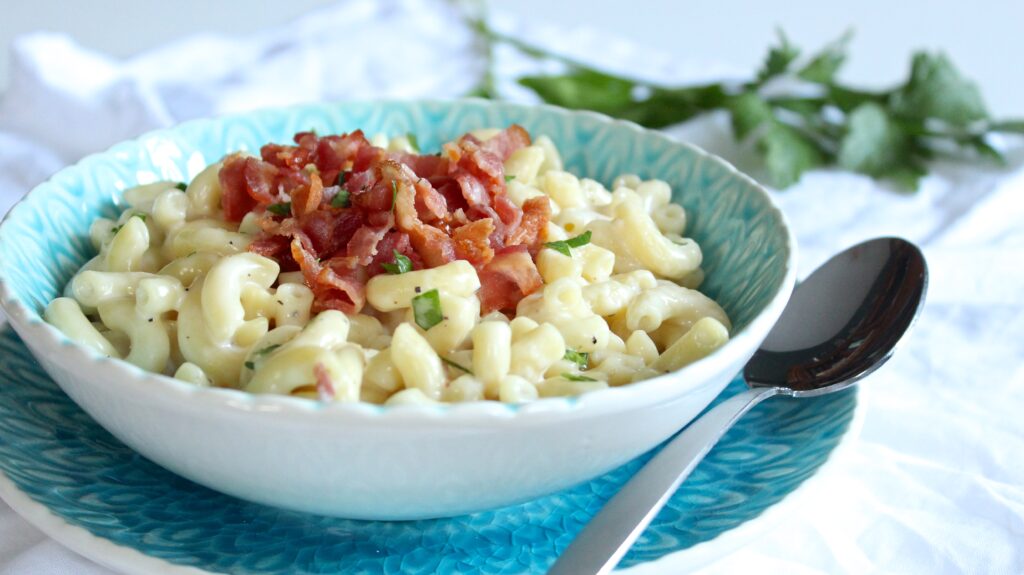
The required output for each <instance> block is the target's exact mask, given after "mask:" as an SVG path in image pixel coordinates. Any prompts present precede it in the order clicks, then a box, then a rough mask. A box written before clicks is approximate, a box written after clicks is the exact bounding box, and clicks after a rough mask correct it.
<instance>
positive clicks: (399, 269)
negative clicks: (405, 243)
mask: <svg viewBox="0 0 1024 575" xmlns="http://www.w3.org/2000/svg"><path fill="white" fill-rule="evenodd" d="M391 251H392V253H394V255H395V260H394V263H390V264H386V263H385V264H380V267H382V268H384V271H386V272H388V273H389V274H393V275H398V274H404V273H405V272H411V271H412V260H410V259H409V258H407V257H405V256H403V255H402V254H400V253H398V250H391ZM424 329H426V328H424Z"/></svg>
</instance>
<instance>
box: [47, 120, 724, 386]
mask: <svg viewBox="0 0 1024 575" xmlns="http://www.w3.org/2000/svg"><path fill="white" fill-rule="evenodd" d="M293 139H294V142H295V145H281V144H274V143H269V144H266V145H264V146H262V147H261V149H260V155H261V158H256V157H253V156H248V155H244V154H231V155H228V156H226V157H225V158H224V159H222V160H220V161H218V162H216V163H214V164H211V165H210V166H209V167H207V168H206V169H204V170H203V171H202V172H200V173H199V174H198V175H197V176H196V177H195V179H194V180H193V181H192V182H191V183H190V184H188V185H185V184H184V183H177V182H154V183H149V184H143V185H140V186H135V187H132V188H129V189H128V190H126V191H125V192H124V199H125V202H126V203H127V204H128V207H127V208H126V209H124V210H123V211H122V212H121V213H120V215H119V216H118V217H117V219H116V220H114V219H108V218H98V219H97V220H95V221H94V222H93V223H92V224H91V226H90V241H91V242H92V244H93V247H94V248H95V249H96V250H97V252H98V253H97V255H96V256H95V257H93V258H92V259H90V260H89V261H88V262H87V263H86V264H85V266H83V268H82V270H81V271H79V272H78V273H77V274H75V276H74V277H73V278H72V280H71V282H70V283H69V284H68V285H67V287H66V289H65V292H66V293H67V297H60V298H56V299H55V300H54V301H52V302H50V304H49V305H48V306H47V308H46V311H45V313H44V317H45V318H46V320H47V321H48V322H50V323H51V324H53V325H54V326H56V327H58V328H59V329H61V330H62V331H63V332H64V333H65V334H66V335H68V336H69V337H71V338H72V339H74V340H75V341H77V342H78V343H81V344H82V345H86V346H89V347H91V348H93V349H94V350H95V351H97V352H98V353H101V354H103V355H106V356H108V357H116V358H123V359H125V360H126V361H128V362H130V363H132V364H134V365H136V366H138V367H140V368H142V369H145V370H148V371H153V372H157V373H164V374H165V375H172V376H174V377H175V378H177V379H180V380H183V381H187V382H190V383H193V384H195V385H199V386H219V387H228V388H237V389H242V390H245V391H249V392H252V393H278V394H286V395H298V396H304V397H311V398H315V399H319V400H320V401H366V402H370V403H377V404H381V403H383V404H409V403H431V402H437V401H442V402H464V401H482V400H499V401H503V402H507V403H522V402H525V401H531V400H535V399H537V398H538V397H541V396H543V397H554V396H570V395H578V394H580V393H585V392H588V391H595V390H598V389H604V388H607V387H608V386H609V385H612V386H615V385H622V384H626V383H630V382H633V381H639V380H642V379H648V378H650V377H654V376H657V375H660V374H664V373H669V372H672V371H675V370H677V369H680V368H682V367H684V366H685V365H686V364H689V363H692V362H693V361H695V360H697V359H699V358H701V357H703V356H705V355H707V354H708V353H710V352H712V351H713V350H715V349H717V348H718V347H720V346H721V345H723V344H724V343H725V341H726V340H727V338H728V326H729V320H728V317H727V315H726V314H725V312H724V310H722V308H721V307H720V306H719V305H718V304H716V303H715V302H714V301H713V300H711V299H710V298H708V297H707V296H705V295H703V294H701V293H700V292H699V291H697V290H696V289H692V288H695V287H696V286H697V285H698V284H699V283H700V282H701V281H702V280H703V275H704V274H703V272H702V270H701V268H700V263H701V259H702V254H701V251H700V247H699V246H698V245H697V243H696V242H694V241H693V240H691V239H688V238H684V237H683V233H684V231H685V225H686V212H685V210H684V209H683V207H682V206H680V205H678V204H673V203H671V202H670V198H671V189H670V187H669V185H668V184H667V183H666V182H664V181H662V180H656V179H652V180H647V181H641V180H640V178H639V177H638V176H635V175H625V176H620V177H618V178H616V179H615V181H614V183H613V186H612V187H613V191H611V190H609V189H608V188H606V187H605V186H604V185H602V184H600V183H599V182H597V181H595V180H592V179H586V178H584V179H582V180H581V179H580V178H578V177H577V176H576V175H574V174H572V173H570V172H567V171H564V170H563V169H562V167H563V166H562V158H561V156H560V154H559V153H558V150H557V148H556V147H555V145H554V143H553V142H552V141H551V139H550V138H548V137H546V136H541V137H540V138H538V139H537V140H536V142H534V141H533V140H532V139H531V137H530V135H529V133H528V132H527V131H526V130H524V129H523V128H522V127H520V126H518V125H515V124H513V125H512V126H510V127H508V128H507V129H503V130H498V129H490V130H477V131H475V132H473V133H467V134H465V135H462V136H461V137H459V138H458V139H456V140H454V141H451V142H448V143H446V144H444V145H443V146H442V151H440V152H438V153H436V154H427V153H424V154H419V153H418V152H419V150H416V149H414V148H413V146H412V144H411V141H410V138H409V137H406V136H402V137H398V138H395V139H393V140H391V141H388V139H387V138H386V137H385V136H383V135H378V136H376V137H375V138H374V140H376V143H377V144H379V145H374V143H373V142H371V141H370V140H369V139H367V138H366V137H365V136H364V135H363V132H362V131H358V130H357V131H355V132H353V133H350V134H341V135H335V136H324V137H319V136H317V135H316V134H315V133H312V132H302V133H299V134H297V135H296V136H295V137H294V138H293ZM325 182H327V183H328V184H331V183H333V185H329V186H325ZM282 270H286V271H282Z"/></svg>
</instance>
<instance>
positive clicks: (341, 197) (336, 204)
mask: <svg viewBox="0 0 1024 575" xmlns="http://www.w3.org/2000/svg"><path fill="white" fill-rule="evenodd" d="M350 205H352V203H351V202H350V201H349V194H348V190H338V193H337V194H334V197H333V198H331V207H332V208H347V207H349V206H350Z"/></svg>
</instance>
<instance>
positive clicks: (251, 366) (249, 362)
mask: <svg viewBox="0 0 1024 575" xmlns="http://www.w3.org/2000/svg"><path fill="white" fill-rule="evenodd" d="M245 367H246V369H256V364H255V363H253V362H251V361H247V362H245Z"/></svg>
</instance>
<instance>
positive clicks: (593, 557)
mask: <svg viewBox="0 0 1024 575" xmlns="http://www.w3.org/2000/svg"><path fill="white" fill-rule="evenodd" d="M927 286H928V269H927V266H926V264H925V260H924V256H923V255H922V254H921V251H920V250H919V249H918V248H917V247H916V246H914V245H913V244H911V243H909V242H907V241H905V240H901V239H899V238H879V239H874V240H870V241H867V242H864V243H862V244H859V245H857V246H854V247H852V248H849V249H848V250H846V251H844V252H843V253H841V254H839V255H837V256H834V257H833V258H832V259H830V260H829V261H828V262H826V263H825V264H824V265H822V266H821V267H820V268H818V269H817V270H816V271H815V272H814V273H813V274H811V276H810V277H808V278H807V279H806V280H805V281H804V282H803V283H801V284H800V285H799V286H798V287H797V289H796V291H794V292H793V296H792V298H790V301H789V304H788V305H787V306H786V309H785V311H783V313H782V317H781V318H780V319H779V321H778V323H776V325H775V327H774V328H773V329H772V331H771V332H770V333H769V334H768V337H767V338H766V339H765V341H764V343H763V344H762V345H761V348H760V349H759V350H757V352H755V353H754V356H753V357H752V358H751V359H750V361H749V362H748V363H747V365H746V368H745V369H744V370H743V375H744V378H745V379H746V381H747V386H748V387H749V388H750V389H748V390H746V391H744V392H742V393H739V394H736V395H735V396H733V397H731V398H729V399H727V400H725V401H724V402H722V403H721V404H719V405H718V406H716V407H715V408H713V409H711V410H710V411H708V412H707V413H705V414H704V415H703V416H702V417H700V418H699V419H698V420H697V421H695V422H694V423H692V424H691V425H690V426H689V427H687V428H686V429H685V430H684V431H683V432H681V433H680V434H678V435H677V436H676V437H675V438H674V439H672V440H671V442H669V443H668V444H667V445H666V446H665V447H664V449H662V450H661V451H660V452H659V453H658V454H657V455H656V456H655V457H654V458H652V459H651V461H650V462H649V463H647V465H645V466H644V467H643V469H641V470H640V471H639V472H637V474H636V475H634V476H633V478H632V479H630V480H629V482H628V483H626V485H625V486H624V487H623V488H622V490H621V491H619V493H618V494H616V495H615V496H614V497H612V498H611V500H609V501H608V503H607V504H605V506H604V507H603V508H602V509H601V511H600V512H598V514H597V515H595V516H594V518H593V519H591V520H590V523H588V524H587V525H586V526H585V527H584V528H583V531H581V532H580V534H579V535H578V536H577V537H576V539H575V540H574V541H573V542H572V543H571V544H570V545H569V547H568V548H566V550H565V552H563V553H562V555H561V557H559V558H558V560H557V561H556V562H555V564H554V565H553V566H552V568H551V570H550V571H548V574H549V575H585V574H589V573H595V574H603V573H608V572H610V571H611V570H612V569H613V568H614V567H615V565H617V564H618V562H619V560H620V559H621V558H622V556H623V555H625V554H626V551H628V550H629V548H630V547H631V546H632V545H633V542H634V541H636V539H637V537H639V536H640V534H641V533H643V531H644V529H645V528H646V527H647V525H648V524H649V523H650V522H651V520H652V519H654V517H655V516H656V515H657V514H658V511H660V510H661V508H662V507H664V505H665V503H666V502H667V501H668V499H669V497H671V496H672V494H673V493H674V492H675V490H676V489H677V488H678V487H679V485H680V484H681V483H682V482H683V480H684V479H686V477H687V476H688V475H690V472H691V471H693V470H694V468H696V467H697V464H698V463H700V461H701V460H702V459H704V456H705V455H706V454H707V452H708V451H710V450H711V448H712V447H713V446H714V445H715V443H717V442H718V440H719V438H721V437H722V435H724V434H725V432H726V431H727V430H728V429H729V428H730V427H732V425H733V424H734V423H736V421H737V420H739V418H740V417H742V416H743V414H745V413H746V412H747V411H749V410H750V408H752V407H754V406H755V405H757V404H758V403H760V402H761V401H763V400H765V399H767V398H769V397H772V396H775V395H789V396H792V397H812V396H815V395H823V394H826V393H832V392H835V391H839V390H841V389H845V388H847V387H850V386H851V385H853V384H855V383H856V382H857V381H858V380H860V379H861V378H863V377H864V376H866V375H868V374H869V373H871V372H873V371H874V370H876V369H878V367H879V366H880V365H882V364H883V363H885V361H886V360H887V359H889V357H890V356H891V355H892V352H893V349H895V347H896V344H897V343H898V342H899V340H900V338H901V337H902V336H903V334H904V333H906V331H907V330H908V329H909V328H910V326H911V325H912V324H913V323H914V319H915V318H916V317H917V315H918V312H919V311H920V309H921V305H922V303H923V302H924V294H925V290H926V289H927Z"/></svg>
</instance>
